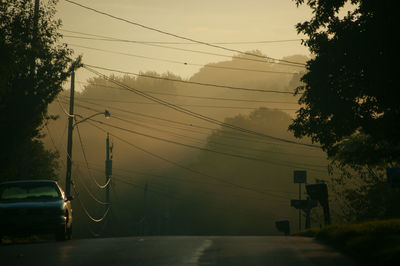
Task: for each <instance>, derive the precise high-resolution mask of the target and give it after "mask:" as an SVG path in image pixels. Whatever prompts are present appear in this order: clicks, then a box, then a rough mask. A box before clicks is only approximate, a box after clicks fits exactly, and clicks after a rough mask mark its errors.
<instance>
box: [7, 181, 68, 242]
mask: <svg viewBox="0 0 400 266" xmlns="http://www.w3.org/2000/svg"><path fill="white" fill-rule="evenodd" d="M71 200H72V197H71V196H68V197H67V196H66V195H65V193H64V191H63V190H62V189H61V187H60V186H59V185H58V183H57V182H56V181H53V180H19V181H8V182H2V183H0V242H1V239H2V238H3V237H4V236H9V237H14V236H29V235H36V234H53V235H54V236H55V238H56V240H57V241H64V240H68V239H71V236H72V207H71Z"/></svg>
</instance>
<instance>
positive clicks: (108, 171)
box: [106, 133, 113, 203]
mask: <svg viewBox="0 0 400 266" xmlns="http://www.w3.org/2000/svg"><path fill="white" fill-rule="evenodd" d="M112 149H113V146H112V145H111V146H110V134H108V133H107V139H106V184H108V185H107V187H106V202H107V203H110V187H111V184H110V182H111V181H110V178H111V175H112Z"/></svg>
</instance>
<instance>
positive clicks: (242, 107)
mask: <svg viewBox="0 0 400 266" xmlns="http://www.w3.org/2000/svg"><path fill="white" fill-rule="evenodd" d="M149 94H150V93H149ZM80 98H81V99H84V100H85V99H88V100H92V101H100V102H113V103H133V104H144V105H157V103H153V102H138V101H121V100H111V99H102V98H88V97H80ZM176 106H181V107H194V108H212V109H235V110H254V109H258V108H259V106H227V105H202V104H176ZM268 108H270V109H272V110H280V111H297V110H298V108H276V107H268Z"/></svg>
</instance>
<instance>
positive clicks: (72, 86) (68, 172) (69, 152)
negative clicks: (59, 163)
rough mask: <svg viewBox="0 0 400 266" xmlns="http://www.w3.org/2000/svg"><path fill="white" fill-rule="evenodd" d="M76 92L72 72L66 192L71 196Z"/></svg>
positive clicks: (73, 73)
mask: <svg viewBox="0 0 400 266" xmlns="http://www.w3.org/2000/svg"><path fill="white" fill-rule="evenodd" d="M74 94H75V72H72V74H71V91H70V98H69V116H68V143H67V173H66V176H65V193H66V194H67V196H71V167H72V161H71V159H72V131H73V129H74V126H73V122H74Z"/></svg>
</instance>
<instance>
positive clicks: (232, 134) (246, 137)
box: [75, 98, 290, 145]
mask: <svg viewBox="0 0 400 266" xmlns="http://www.w3.org/2000/svg"><path fill="white" fill-rule="evenodd" d="M76 100H77V101H78V102H79V101H80V102H84V103H87V104H92V105H95V106H99V105H98V104H97V103H93V102H90V101H87V100H80V99H79V98H77V99H76ZM75 105H76V106H79V107H81V108H83V109H87V110H91V111H94V112H99V110H98V109H95V108H91V107H88V106H85V105H81V104H78V103H76V104H75ZM102 106H104V107H106V108H107V109H110V110H116V111H120V112H123V113H127V114H129V115H135V116H139V117H144V118H149V119H153V120H156V121H158V122H159V121H161V122H166V123H170V124H175V125H182V126H185V127H189V128H190V129H188V128H185V129H183V130H189V131H191V132H194V133H199V134H205V133H204V132H199V131H193V129H192V128H196V129H200V130H206V131H207V132H209V131H211V132H212V131H215V130H217V128H211V127H206V126H200V125H197V124H193V123H190V124H188V123H185V122H182V121H176V120H172V119H167V118H162V117H158V116H152V115H149V114H143V113H139V112H134V111H130V110H127V109H122V108H118V107H114V106H110V105H107V106H105V105H102ZM152 123H154V122H152ZM224 138H229V139H234V140H238V141H246V142H248V141H251V142H257V143H261V144H269V145H282V144H290V143H276V142H268V141H265V139H263V138H261V137H259V136H255V135H251V134H247V133H243V132H238V131H227V132H224Z"/></svg>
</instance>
